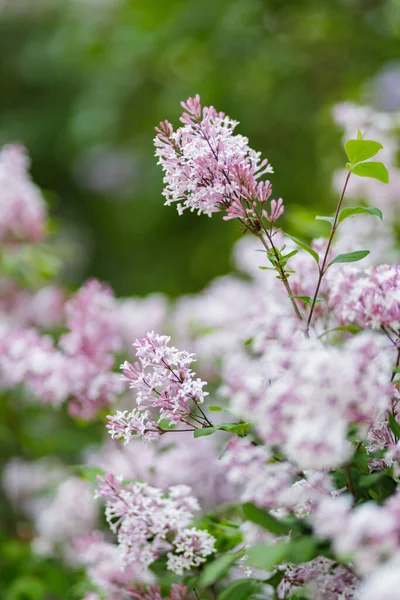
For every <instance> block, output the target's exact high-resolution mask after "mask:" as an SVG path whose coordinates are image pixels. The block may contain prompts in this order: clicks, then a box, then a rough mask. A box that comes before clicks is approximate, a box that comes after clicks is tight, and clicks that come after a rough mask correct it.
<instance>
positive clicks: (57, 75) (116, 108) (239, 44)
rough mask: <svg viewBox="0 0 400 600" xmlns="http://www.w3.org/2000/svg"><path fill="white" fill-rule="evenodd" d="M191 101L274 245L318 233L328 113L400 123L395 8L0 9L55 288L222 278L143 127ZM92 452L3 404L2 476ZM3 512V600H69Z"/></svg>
mask: <svg viewBox="0 0 400 600" xmlns="http://www.w3.org/2000/svg"><path fill="white" fill-rule="evenodd" d="M196 93H199V94H200V95H201V97H202V101H203V103H204V104H213V105H214V106H216V107H217V108H218V109H219V110H223V111H224V112H226V113H228V114H229V115H230V116H231V117H233V118H235V119H237V120H239V121H240V126H239V131H240V133H242V134H244V135H246V136H248V137H249V138H250V141H251V145H252V147H253V148H255V149H257V150H260V151H262V153H263V155H264V156H266V157H267V158H268V159H269V160H270V162H271V163H272V165H273V166H274V168H275V174H274V175H273V177H272V181H273V185H274V196H275V197H278V196H282V197H283V198H284V201H285V206H286V212H285V215H284V218H283V222H284V224H285V226H286V228H287V230H288V231H289V232H290V233H292V234H294V235H296V234H297V235H300V236H301V237H302V238H307V237H311V236H314V235H319V234H321V233H326V229H324V225H323V224H321V223H320V222H317V221H315V220H314V218H313V217H311V216H310V215H312V214H315V212H317V213H318V214H329V211H330V210H333V208H334V202H335V198H334V195H333V192H332V186H331V180H332V173H333V172H334V170H336V169H337V168H340V167H342V166H343V165H344V163H345V160H346V159H345V155H344V152H343V149H342V140H341V136H342V132H340V131H339V130H338V128H337V127H336V126H335V125H334V123H333V118H332V108H333V106H334V105H335V104H337V103H340V102H343V101H347V100H353V101H356V102H359V101H361V102H362V103H372V104H374V105H375V106H376V107H378V108H384V109H386V110H393V109H395V108H399V107H400V0H0V145H2V144H4V143H9V142H12V141H20V142H22V143H24V144H25V145H26V147H27V148H28V151H29V154H30V156H31V159H32V168H31V172H32V176H33V179H34V180H35V182H36V183H37V184H38V185H39V186H40V187H41V188H42V190H43V193H44V195H45V197H46V200H47V201H48V203H49V205H50V212H51V214H52V216H53V221H52V227H54V239H53V242H54V244H55V246H57V244H58V246H59V247H61V250H60V255H61V256H62V257H63V260H64V262H65V263H66V265H67V266H66V269H65V270H64V272H63V274H62V281H63V283H66V284H67V285H68V286H69V287H70V288H71V289H73V288H76V287H78V286H79V285H80V284H81V283H82V282H83V281H84V280H85V279H87V278H88V277H90V276H94V277H98V278H99V279H101V280H105V281H107V282H109V283H110V284H111V286H112V287H113V288H114V290H115V292H116V295H118V296H129V295H144V294H148V293H151V292H157V291H160V292H163V293H165V294H167V295H168V296H171V297H176V296H178V295H180V294H186V293H189V292H195V291H198V290H200V289H202V288H203V287H204V286H205V285H206V284H207V282H209V281H210V280H211V279H213V278H214V277H216V276H217V275H221V274H225V273H226V272H227V271H229V270H230V268H231V264H230V255H231V249H232V246H233V244H234V243H235V241H236V240H238V239H239V238H240V237H241V235H242V234H241V233H240V231H239V228H238V225H237V223H235V222H234V221H229V222H224V221H223V220H222V219H221V218H220V215H214V217H213V218H212V219H209V218H207V217H205V216H202V217H197V216H195V215H193V214H191V213H189V212H186V213H185V214H184V215H183V216H182V217H179V216H178V214H177V212H176V210H175V209H174V208H173V207H171V208H166V207H164V206H163V198H162V195H161V192H162V173H161V169H160V167H159V166H157V165H156V160H155V158H154V149H153V136H154V127H155V126H156V125H157V124H158V123H159V121H161V120H164V119H169V120H170V121H171V122H173V123H174V124H178V119H179V115H180V113H181V108H180V105H179V103H180V101H181V100H184V99H186V98H187V97H188V96H192V95H194V94H196ZM354 133H355V132H354ZM58 249H59V248H58ZM58 249H57V252H58ZM57 252H56V254H57ZM103 438H104V420H103V421H101V422H97V423H91V424H84V423H79V422H73V421H72V419H71V418H70V417H69V416H68V415H67V412H66V410H65V411H60V412H56V411H54V409H52V408H51V407H49V408H46V407H43V406H41V405H38V404H34V403H28V402H26V401H25V398H24V394H23V392H22V391H21V390H20V389H16V390H14V391H12V392H10V393H2V395H1V401H0V443H1V444H0V445H1V449H0V450H1V451H0V455H1V457H2V461H3V463H4V464H5V463H6V462H7V460H9V459H10V458H11V457H14V456H20V457H22V458H23V459H24V460H29V461H31V460H37V459H40V458H42V457H48V456H51V457H58V458H61V459H62V460H64V461H65V462H66V463H67V464H68V465H74V464H77V463H78V462H79V461H81V460H82V453H83V451H84V450H85V448H87V447H88V446H89V445H90V444H91V443H99V442H100V441H101V440H102V439H103ZM21 476H24V475H23V474H22V475H21ZM32 476H34V475H32ZM1 493H2V492H0V494H1ZM15 511H16V509H15V507H12V506H11V505H10V504H9V503H8V501H7V499H4V498H1V499H0V520H2V525H1V526H0V561H1V564H0V597H1V598H2V600H3V598H4V599H5V600H64V599H67V600H68V599H69V600H72V599H73V600H80V599H81V598H82V597H83V596H84V593H85V589H84V587H82V585H84V584H82V581H81V578H80V574H79V573H78V574H77V573H75V572H72V571H70V570H68V569H67V568H65V567H64V566H63V565H62V564H61V563H60V562H59V561H57V560H54V559H51V558H50V559H40V558H38V556H37V555H35V554H34V553H32V551H31V547H30V541H31V539H32V535H33V533H32V526H31V524H29V522H28V521H27V520H26V518H25V517H24V515H22V514H19V513H18V510H17V512H15ZM62 518H63V515H60V519H62ZM1 531H2V533H1Z"/></svg>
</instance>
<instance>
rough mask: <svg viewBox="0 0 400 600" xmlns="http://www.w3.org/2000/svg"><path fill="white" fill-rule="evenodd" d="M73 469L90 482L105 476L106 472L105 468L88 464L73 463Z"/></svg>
mask: <svg viewBox="0 0 400 600" xmlns="http://www.w3.org/2000/svg"><path fill="white" fill-rule="evenodd" d="M70 468H71V471H72V472H73V473H76V474H77V475H79V476H80V477H82V479H85V480H86V481H89V482H90V483H95V482H96V481H97V477H98V476H99V477H104V476H105V475H106V472H105V471H103V469H98V468H97V467H88V466H86V465H72V466H71V467H70Z"/></svg>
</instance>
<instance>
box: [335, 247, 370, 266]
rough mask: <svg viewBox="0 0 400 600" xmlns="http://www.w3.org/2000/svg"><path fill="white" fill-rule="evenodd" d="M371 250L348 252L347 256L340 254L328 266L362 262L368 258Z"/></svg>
mask: <svg viewBox="0 0 400 600" xmlns="http://www.w3.org/2000/svg"><path fill="white" fill-rule="evenodd" d="M368 254H369V250H356V251H355V252H348V253H346V254H338V255H337V256H335V258H334V259H333V260H331V262H330V263H329V265H328V266H330V265H334V264H336V263H350V262H357V261H359V260H362V259H363V258H365V257H366V256H368Z"/></svg>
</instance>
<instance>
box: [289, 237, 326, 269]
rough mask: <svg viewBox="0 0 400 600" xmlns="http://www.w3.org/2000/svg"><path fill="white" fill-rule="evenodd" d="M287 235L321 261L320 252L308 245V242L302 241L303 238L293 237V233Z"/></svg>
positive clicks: (316, 259)
mask: <svg viewBox="0 0 400 600" xmlns="http://www.w3.org/2000/svg"><path fill="white" fill-rule="evenodd" d="M286 237H288V238H290V239H291V240H293V242H295V243H296V244H297V245H298V246H300V248H302V249H303V250H305V251H306V252H308V254H311V256H312V257H313V259H314V260H315V261H316V262H317V263H318V261H319V256H318V253H317V252H315V250H313V249H312V248H311V247H310V246H308V244H306V243H305V242H302V241H301V240H299V239H298V238H296V237H293V236H292V235H288V234H287V233H286Z"/></svg>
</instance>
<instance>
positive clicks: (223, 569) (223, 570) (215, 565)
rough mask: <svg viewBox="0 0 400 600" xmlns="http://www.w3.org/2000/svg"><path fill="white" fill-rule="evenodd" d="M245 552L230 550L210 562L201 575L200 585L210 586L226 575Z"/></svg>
mask: <svg viewBox="0 0 400 600" xmlns="http://www.w3.org/2000/svg"><path fill="white" fill-rule="evenodd" d="M243 554H244V553H243V552H235V553H232V552H228V553H227V554H222V556H219V557H218V558H216V559H215V560H213V561H212V562H210V563H208V564H207V565H206V566H205V567H204V570H203V573H202V574H201V577H200V585H201V586H203V587H208V586H210V585H213V584H214V583H215V582H216V581H218V580H219V579H222V578H223V577H225V575H226V574H227V572H228V571H229V569H230V568H231V566H232V565H234V564H235V562H236V561H237V560H239V558H241V557H242V556H243Z"/></svg>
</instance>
